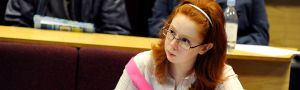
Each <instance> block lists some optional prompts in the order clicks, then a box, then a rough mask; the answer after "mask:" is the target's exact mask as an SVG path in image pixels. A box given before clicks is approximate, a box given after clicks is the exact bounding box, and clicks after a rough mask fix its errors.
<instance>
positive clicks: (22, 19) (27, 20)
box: [4, 0, 35, 27]
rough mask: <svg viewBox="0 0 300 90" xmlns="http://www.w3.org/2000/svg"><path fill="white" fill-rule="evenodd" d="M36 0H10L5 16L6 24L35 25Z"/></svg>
mask: <svg viewBox="0 0 300 90" xmlns="http://www.w3.org/2000/svg"><path fill="white" fill-rule="evenodd" d="M34 3H35V0H9V1H8V3H7V8H6V12H5V16H4V23H5V24H6V25H16V26H26V27H33V15H34V13H35V7H34Z"/></svg>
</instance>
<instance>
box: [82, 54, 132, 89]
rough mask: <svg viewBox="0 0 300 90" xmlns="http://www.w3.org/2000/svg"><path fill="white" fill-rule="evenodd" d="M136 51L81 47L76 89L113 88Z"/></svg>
mask: <svg viewBox="0 0 300 90" xmlns="http://www.w3.org/2000/svg"><path fill="white" fill-rule="evenodd" d="M137 53H138V51H128V50H118V49H113V48H81V49H80V50H79V57H80V61H79V69H78V84H77V85H78V87H77V88H78V90H113V89H114V88H115V86H116V84H117V83H118V81H119V78H120V76H121V75H122V73H123V69H124V68H125V65H126V64H127V62H128V61H129V60H130V59H131V57H133V56H135V55H136V54H137Z"/></svg>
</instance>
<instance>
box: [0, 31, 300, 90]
mask: <svg viewBox="0 0 300 90" xmlns="http://www.w3.org/2000/svg"><path fill="white" fill-rule="evenodd" d="M0 41H9V42H24V43H34V44H54V45H67V46H72V47H112V48H122V49H128V50H149V49H150V48H151V44H152V43H153V42H157V41H158V39H155V38H145V37H134V36H121V35H108V34H96V33H76V32H62V31H49V30H36V29H31V28H20V27H7V26H0ZM250 48H251V47H250ZM294 50H295V49H294ZM227 57H228V59H229V60H228V63H229V64H230V65H232V66H233V68H234V70H235V72H236V73H237V74H238V75H239V79H240V81H241V82H242V85H243V87H244V88H245V89H246V90H287V89H288V87H289V77H290V59H291V58H292V57H293V54H287V55H277V56H272V55H266V54H260V53H256V52H248V51H239V50H234V51H231V52H228V55H227Z"/></svg>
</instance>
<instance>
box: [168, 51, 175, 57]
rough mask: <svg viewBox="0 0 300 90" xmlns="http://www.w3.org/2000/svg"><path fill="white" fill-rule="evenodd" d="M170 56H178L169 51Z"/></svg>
mask: <svg viewBox="0 0 300 90" xmlns="http://www.w3.org/2000/svg"><path fill="white" fill-rule="evenodd" d="M168 54H169V55H170V56H173V57H174V56H176V55H175V54H173V53H172V52H170V51H168Z"/></svg>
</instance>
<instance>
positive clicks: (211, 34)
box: [152, 0, 227, 90]
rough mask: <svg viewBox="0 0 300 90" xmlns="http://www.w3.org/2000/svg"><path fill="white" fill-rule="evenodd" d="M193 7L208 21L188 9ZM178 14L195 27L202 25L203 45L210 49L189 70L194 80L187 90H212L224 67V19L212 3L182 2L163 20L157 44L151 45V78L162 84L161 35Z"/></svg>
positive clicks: (164, 70)
mask: <svg viewBox="0 0 300 90" xmlns="http://www.w3.org/2000/svg"><path fill="white" fill-rule="evenodd" d="M188 4H193V5H195V6H197V7H199V8H201V9H202V10H203V11H204V12H205V13H206V14H207V15H208V16H210V18H211V20H212V25H210V24H209V21H208V19H207V18H206V17H205V16H204V15H203V14H202V13H201V12H200V11H198V10H197V9H195V8H194V7H192V6H190V5H188ZM178 13H181V14H183V15H186V16H188V17H190V18H191V19H192V20H193V21H195V22H196V23H197V24H202V25H204V28H205V30H204V32H199V33H200V34H202V35H203V36H204V41H203V44H208V43H212V44H213V47H212V48H211V49H210V50H208V51H207V52H206V53H205V54H203V55H198V56H197V60H196V62H195V64H194V66H193V68H194V70H195V75H196V80H195V82H194V83H193V84H192V86H191V87H190V89H191V90H214V89H215V88H216V86H217V85H218V84H220V83H221V82H222V81H223V70H224V65H225V63H226V60H227V59H226V45H227V44H226V33H225V29H224V23H225V20H224V15H223V11H222V8H221V7H220V6H219V4H218V3H217V2H216V1H215V0H184V1H182V2H181V3H180V4H179V5H178V6H177V7H176V8H175V9H174V11H173V12H172V13H171V15H170V16H169V18H168V19H167V20H166V23H165V25H164V26H165V27H163V28H162V29H161V30H160V38H161V41H160V42H159V43H158V44H156V45H152V51H153V58H154V65H155V69H154V74H155V77H156V79H157V80H158V81H159V83H161V84H164V83H165V81H166V76H167V72H168V71H167V66H168V65H169V63H170V62H169V61H168V60H167V58H166V54H165V51H164V41H165V37H164V35H162V32H163V31H164V29H165V28H168V27H169V24H170V23H171V22H172V20H173V18H174V17H175V15H177V14H178Z"/></svg>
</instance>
